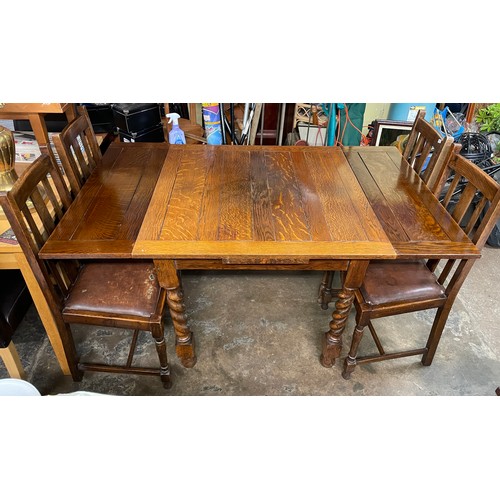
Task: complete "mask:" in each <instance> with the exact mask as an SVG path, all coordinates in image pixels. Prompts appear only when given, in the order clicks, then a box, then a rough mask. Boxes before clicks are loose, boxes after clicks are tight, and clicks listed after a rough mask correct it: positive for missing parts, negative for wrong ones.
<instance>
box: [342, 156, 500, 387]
mask: <svg viewBox="0 0 500 500" xmlns="http://www.w3.org/2000/svg"><path fill="white" fill-rule="evenodd" d="M446 168H447V169H449V171H450V172H451V174H452V177H453V180H452V181H451V183H450V184H449V186H448V187H447V188H446V194H445V195H444V198H443V201H442V204H443V206H444V207H445V208H446V209H447V210H448V212H449V213H450V214H451V216H452V217H453V219H454V220H455V221H456V222H457V223H458V224H459V225H460V226H461V227H463V229H464V232H465V233H466V234H467V235H468V236H469V238H470V239H471V241H472V242H473V243H474V244H475V245H476V246H477V247H478V248H480V249H482V247H483V246H484V244H485V242H486V239H487V238H488V236H489V234H490V232H491V230H492V228H493V226H494V224H495V222H496V220H497V218H498V216H499V215H500V185H499V184H498V183H497V182H496V181H495V180H494V179H493V178H492V177H490V176H488V175H487V174H486V173H485V172H483V171H482V170H481V168H480V167H478V166H477V165H475V164H474V163H472V162H471V161H469V160H467V159H466V158H464V157H463V156H460V155H458V154H457V153H455V152H452V153H451V155H450V160H449V162H448V163H447V165H446ZM463 181H467V183H466V184H465V186H466V187H465V188H464V189H463V190H462V192H461V193H460V192H457V191H459V190H457V187H458V186H459V185H460V186H461V185H462V182H463ZM443 194H444V193H443ZM475 261H476V259H468V260H460V261H456V260H454V259H449V260H441V261H438V260H428V261H427V262H425V261H405V260H396V261H373V262H371V263H370V264H369V266H368V269H367V272H366V275H365V278H364V280H363V284H362V286H361V287H360V289H359V290H357V291H356V293H355V307H356V327H355V329H354V333H353V337H352V343H351V348H350V351H349V355H348V356H347V358H346V359H345V362H344V370H343V373H342V375H343V377H344V378H349V377H350V375H351V373H352V371H353V370H354V368H355V367H356V365H357V364H362V363H370V362H374V361H383V360H388V359H394V358H401V357H405V356H414V355H422V364H423V365H424V366H429V365H430V364H431V363H432V360H433V358H434V354H435V352H436V349H437V347H438V344H439V341H440V338H441V334H442V332H443V329H444V327H445V324H446V320H447V318H448V315H449V313H450V310H451V307H452V305H453V302H454V301H455V298H456V296H457V294H458V292H459V290H460V288H461V286H462V284H463V282H464V280H465V279H466V277H467V275H468V273H469V271H470V269H471V268H472V265H473V264H474V262H475ZM425 309H437V312H436V316H435V319H434V323H433V325H432V329H431V332H430V335H429V337H428V339H427V343H426V345H425V347H423V348H416V349H412V350H405V351H398V352H391V353H386V352H385V351H384V349H383V347H382V344H381V342H380V339H379V337H378V336H377V333H376V332H375V329H374V327H373V325H372V320H373V319H376V318H382V317H387V316H393V315H396V314H403V313H409V312H415V311H421V310H425ZM366 326H368V328H369V330H370V332H371V334H372V337H373V340H374V341H375V344H376V346H377V350H378V353H377V354H374V355H371V356H363V357H357V351H358V346H359V344H360V341H361V339H362V336H363V331H364V329H365V327H366ZM408 335H411V332H408Z"/></svg>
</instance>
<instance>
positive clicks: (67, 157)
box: [52, 106, 102, 198]
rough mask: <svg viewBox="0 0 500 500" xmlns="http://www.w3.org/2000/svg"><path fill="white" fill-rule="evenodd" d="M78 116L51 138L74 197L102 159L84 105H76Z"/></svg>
mask: <svg viewBox="0 0 500 500" xmlns="http://www.w3.org/2000/svg"><path fill="white" fill-rule="evenodd" d="M77 112H78V117H77V118H76V119H75V120H73V121H72V122H71V123H69V124H68V125H67V126H66V127H65V128H64V129H63V131H62V132H61V133H59V134H54V135H53V136H52V139H53V141H54V146H55V148H56V151H57V154H58V155H59V159H60V160H61V164H62V167H63V169H64V171H65V173H66V176H67V178H68V181H69V185H70V191H71V195H72V197H73V198H74V197H75V196H76V195H77V194H78V193H79V191H80V189H81V187H82V186H83V184H84V183H85V181H86V180H87V179H88V177H89V176H90V174H91V173H92V170H94V168H95V167H96V166H97V165H98V164H99V163H100V161H101V160H102V154H101V150H100V148H99V145H98V144H97V139H96V136H95V134H94V129H93V127H92V123H91V122H90V118H89V115H88V112H87V109H86V108H85V106H78V107H77Z"/></svg>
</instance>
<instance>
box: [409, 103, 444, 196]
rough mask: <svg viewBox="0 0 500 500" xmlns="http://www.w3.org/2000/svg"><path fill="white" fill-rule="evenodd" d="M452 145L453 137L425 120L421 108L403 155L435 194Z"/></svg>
mask: <svg viewBox="0 0 500 500" xmlns="http://www.w3.org/2000/svg"><path fill="white" fill-rule="evenodd" d="M452 145H453V137H445V138H443V137H442V136H441V134H440V133H439V132H438V131H437V130H436V129H435V128H434V127H433V126H432V125H431V124H430V123H429V122H427V121H426V120H425V111H423V110H420V111H419V112H418V113H417V116H416V118H415V121H414V122H413V127H412V129H411V132H410V135H409V136H408V141H407V143H406V146H405V149H404V151H403V157H404V158H405V159H406V160H407V161H408V163H409V164H410V165H411V166H412V168H413V170H415V172H417V174H418V175H420V177H421V178H422V179H423V181H424V182H425V183H426V185H427V186H428V187H429V189H430V190H431V191H432V192H433V193H434V194H436V190H437V189H438V186H437V185H436V184H437V181H438V180H439V178H440V177H439V174H440V173H441V171H442V170H443V165H444V164H445V162H446V157H447V154H448V152H449V151H450V148H451V147H452ZM429 155H430V157H429Z"/></svg>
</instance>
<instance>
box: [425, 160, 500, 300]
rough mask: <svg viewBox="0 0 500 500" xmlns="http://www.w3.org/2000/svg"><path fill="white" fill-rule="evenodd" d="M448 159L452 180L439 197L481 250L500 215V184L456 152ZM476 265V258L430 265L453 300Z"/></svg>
mask: <svg viewBox="0 0 500 500" xmlns="http://www.w3.org/2000/svg"><path fill="white" fill-rule="evenodd" d="M448 158H449V159H448V162H447V163H446V164H445V166H444V168H445V170H446V171H447V172H449V173H450V178H451V179H452V180H451V182H449V183H447V184H446V185H445V186H444V188H443V193H439V192H438V193H437V196H438V197H439V198H440V199H442V201H441V204H442V205H443V206H444V207H445V208H446V210H447V211H448V212H449V213H450V214H451V216H452V217H453V219H454V220H455V221H456V222H457V223H458V224H459V225H460V226H461V227H462V228H463V230H464V232H465V233H466V234H467V236H468V237H469V238H470V239H471V241H472V242H473V243H474V244H475V245H476V246H477V247H478V248H479V249H482V248H483V246H484V244H485V242H486V240H487V239H488V236H489V235H490V233H491V231H492V229H493V226H494V225H495V223H496V220H497V219H498V217H499V216H500V184H498V183H497V182H496V181H495V180H494V179H493V178H492V177H490V176H489V175H488V174H486V173H485V172H484V171H483V170H482V169H481V168H480V167H479V166H478V165H475V164H474V163H472V162H471V161H470V160H468V159H467V158H464V157H463V156H460V155H459V154H458V153H456V152H455V151H453V152H452V153H451V154H450V155H449V156H448ZM473 262H474V259H469V260H467V259H465V260H461V261H458V262H457V261H456V260H455V259H449V260H447V261H446V263H445V264H444V266H442V267H441V268H438V263H439V260H437V259H433V260H429V261H428V262H427V266H428V267H429V269H430V270H431V271H433V272H434V273H435V274H436V278H437V280H438V282H439V283H440V284H441V285H444V286H446V291H447V295H448V296H449V297H451V298H452V300H453V299H454V297H455V296H456V294H457V293H458V291H459V289H460V287H461V285H462V283H463V282H464V280H465V278H466V276H467V274H468V272H469V271H470V269H471V267H472V264H473ZM452 271H453V272H452Z"/></svg>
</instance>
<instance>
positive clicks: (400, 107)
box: [388, 102, 436, 122]
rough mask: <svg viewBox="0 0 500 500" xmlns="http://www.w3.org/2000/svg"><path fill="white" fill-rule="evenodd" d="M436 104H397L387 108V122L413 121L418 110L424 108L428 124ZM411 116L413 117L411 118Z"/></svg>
mask: <svg viewBox="0 0 500 500" xmlns="http://www.w3.org/2000/svg"><path fill="white" fill-rule="evenodd" d="M435 107H436V103H417V102H397V103H392V104H391V105H390V107H389V116H388V119H389V120H394V121H401V122H408V121H413V120H414V118H415V116H414V115H416V114H417V111H418V110H419V109H422V108H425V119H426V120H427V121H428V122H430V121H431V119H432V117H433V115H434V108H435ZM412 115H413V117H412Z"/></svg>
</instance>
